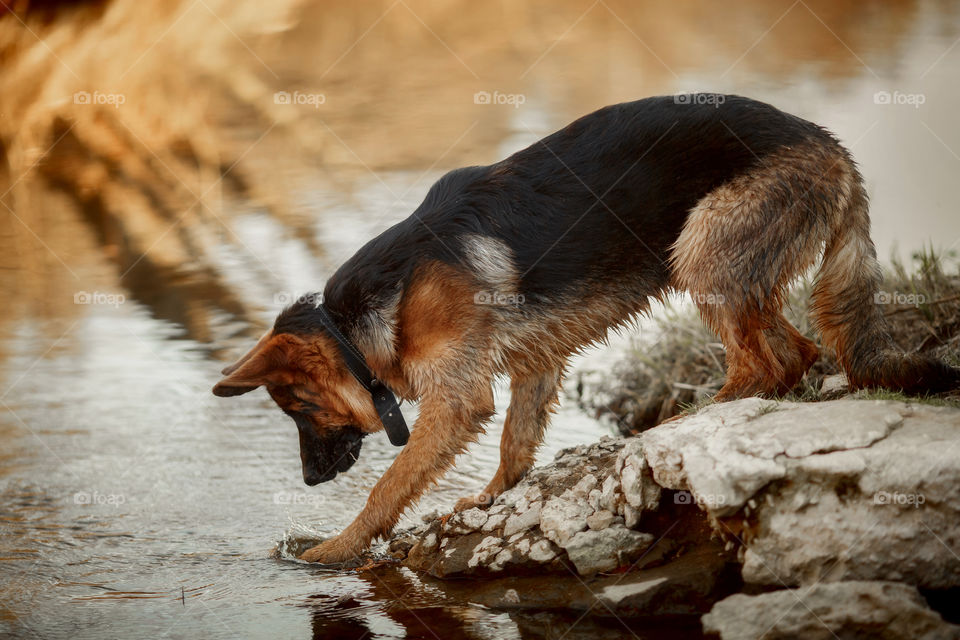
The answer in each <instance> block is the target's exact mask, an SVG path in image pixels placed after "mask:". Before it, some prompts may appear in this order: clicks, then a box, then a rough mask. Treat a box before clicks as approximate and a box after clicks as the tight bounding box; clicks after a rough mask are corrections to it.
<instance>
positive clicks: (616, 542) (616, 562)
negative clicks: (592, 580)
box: [563, 525, 655, 576]
mask: <svg viewBox="0 0 960 640" xmlns="http://www.w3.org/2000/svg"><path fill="white" fill-rule="evenodd" d="M654 540H655V538H654V537H653V536H652V535H650V534H649V533H640V532H639V531H632V530H630V529H627V528H626V527H624V526H622V525H621V526H615V527H608V528H606V529H601V530H599V531H593V530H589V531H581V532H579V533H577V534H575V535H574V536H573V537H571V538H570V540H569V541H567V543H566V544H565V545H563V548H564V550H565V551H566V552H567V557H569V558H570V562H572V563H573V565H574V566H575V567H576V568H577V573H579V574H580V575H582V576H592V575H594V574H596V573H600V572H601V571H613V570H614V569H617V568H618V567H622V566H629V564H630V562H631V561H633V560H635V559H636V558H638V557H639V556H640V554H642V553H643V551H645V550H646V549H647V548H648V547H649V546H650V545H651V544H653V541H654Z"/></svg>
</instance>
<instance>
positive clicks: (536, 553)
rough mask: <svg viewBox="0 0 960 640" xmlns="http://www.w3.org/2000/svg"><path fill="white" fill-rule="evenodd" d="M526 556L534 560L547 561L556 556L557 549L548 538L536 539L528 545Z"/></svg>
mask: <svg viewBox="0 0 960 640" xmlns="http://www.w3.org/2000/svg"><path fill="white" fill-rule="evenodd" d="M528 556H529V558H530V559H531V560H533V561H534V562H539V563H547V562H550V561H551V560H553V559H554V558H556V557H557V549H556V547H554V546H553V544H551V543H550V541H549V540H546V539H543V540H538V541H536V542H534V543H533V544H532V545H530V552H529V554H528Z"/></svg>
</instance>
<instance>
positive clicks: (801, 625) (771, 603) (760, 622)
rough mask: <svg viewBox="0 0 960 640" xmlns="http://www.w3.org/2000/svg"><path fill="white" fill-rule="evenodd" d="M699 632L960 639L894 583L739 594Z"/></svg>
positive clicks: (740, 639)
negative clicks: (753, 594)
mask: <svg viewBox="0 0 960 640" xmlns="http://www.w3.org/2000/svg"><path fill="white" fill-rule="evenodd" d="M703 630H704V632H705V633H713V634H718V635H719V636H720V638H721V640H760V639H761V638H763V639H764V640H776V639H778V638H782V639H784V640H787V639H791V640H792V639H794V638H804V640H820V639H822V640H834V639H835V638H877V639H889V640H902V639H903V638H916V639H922V640H948V639H952V640H956V639H957V638H960V627H957V626H954V625H950V624H947V623H945V622H944V621H943V620H942V619H941V618H940V616H939V615H938V614H937V613H935V612H934V611H931V610H930V609H929V608H928V607H927V605H926V602H924V600H923V598H922V597H921V596H920V594H919V593H918V592H917V590H916V589H915V588H914V587H911V586H908V585H905V584H899V583H895V582H834V583H821V584H817V585H815V586H813V587H811V588H809V589H784V590H781V591H774V592H771V593H764V594H761V595H756V596H747V595H742V594H737V595H733V596H730V597H728V598H726V599H725V600H721V601H720V602H718V603H717V604H716V605H714V607H713V609H711V610H710V613H708V614H707V615H705V616H703Z"/></svg>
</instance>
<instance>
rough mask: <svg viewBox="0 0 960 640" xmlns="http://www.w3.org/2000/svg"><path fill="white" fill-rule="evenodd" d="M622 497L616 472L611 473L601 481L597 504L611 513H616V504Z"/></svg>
mask: <svg viewBox="0 0 960 640" xmlns="http://www.w3.org/2000/svg"><path fill="white" fill-rule="evenodd" d="M622 499H623V493H622V492H621V491H620V483H619V482H618V480H617V476H616V474H613V473H611V474H610V475H608V476H607V477H606V479H605V480H604V481H603V485H602V487H601V489H600V499H599V501H598V505H597V506H599V508H601V509H606V510H607V511H610V512H612V513H617V505H618V504H619V503H620V501H621V500H622Z"/></svg>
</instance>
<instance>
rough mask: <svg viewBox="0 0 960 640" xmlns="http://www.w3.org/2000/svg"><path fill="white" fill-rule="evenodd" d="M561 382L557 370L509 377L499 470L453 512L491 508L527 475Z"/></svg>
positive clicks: (559, 372) (559, 370) (458, 504)
mask: <svg viewBox="0 0 960 640" xmlns="http://www.w3.org/2000/svg"><path fill="white" fill-rule="evenodd" d="M560 381H561V369H559V368H558V369H556V370H549V371H545V372H542V373H540V374H527V375H514V376H512V377H511V380H510V407H509V408H508V409H507V418H506V420H505V421H504V424H503V436H502V437H501V439H500V467H499V468H498V469H497V473H496V474H495V475H494V476H493V479H492V480H491V481H490V483H489V484H488V485H487V488H486V489H484V490H483V493H480V494H479V495H476V496H468V497H466V498H461V499H460V500H459V501H458V502H457V504H456V506H455V507H454V511H463V510H464V509H471V508H473V507H486V506H490V504H492V503H493V501H494V500H496V499H497V496H499V495H500V494H501V493H503V492H504V491H506V490H507V489H510V488H511V487H513V486H514V485H515V484H517V482H518V481H519V480H520V479H521V478H522V477H523V476H524V475H526V473H527V471H529V470H530V468H531V467H532V466H533V462H534V460H535V459H536V454H537V447H539V446H540V442H541V441H542V440H543V434H544V431H546V429H547V425H548V424H549V423H550V414H551V413H552V412H553V411H554V410H555V409H556V406H557V395H558V393H559V391H560Z"/></svg>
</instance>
